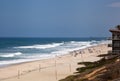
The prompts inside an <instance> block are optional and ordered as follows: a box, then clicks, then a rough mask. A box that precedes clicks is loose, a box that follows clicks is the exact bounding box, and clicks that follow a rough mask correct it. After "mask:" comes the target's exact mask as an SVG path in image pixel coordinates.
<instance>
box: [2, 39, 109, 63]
mask: <svg viewBox="0 0 120 81" xmlns="http://www.w3.org/2000/svg"><path fill="white" fill-rule="evenodd" d="M106 43H108V41H94V40H93V41H70V42H64V43H52V44H44V45H32V46H19V47H15V48H18V49H19V48H20V50H30V49H42V50H44V51H46V49H49V50H47V53H43V52H41V51H40V52H39V53H34V54H28V55H26V54H24V53H23V54H22V53H21V52H16V53H7V54H0V57H15V56H19V55H20V56H21V57H23V59H16V60H10V61H7V60H6V61H0V65H7V64H15V63H21V62H27V61H33V60H39V59H47V58H53V57H55V56H56V55H64V54H68V53H69V52H71V51H74V50H79V49H84V48H87V47H90V46H95V45H98V44H106ZM21 54H22V55H21Z"/></svg>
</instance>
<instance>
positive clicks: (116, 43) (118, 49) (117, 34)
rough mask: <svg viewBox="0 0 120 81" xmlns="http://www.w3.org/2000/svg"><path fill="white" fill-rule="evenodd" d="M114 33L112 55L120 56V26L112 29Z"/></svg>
mask: <svg viewBox="0 0 120 81" xmlns="http://www.w3.org/2000/svg"><path fill="white" fill-rule="evenodd" d="M110 32H111V33H112V54H120V25H117V26H116V27H115V28H114V29H110Z"/></svg>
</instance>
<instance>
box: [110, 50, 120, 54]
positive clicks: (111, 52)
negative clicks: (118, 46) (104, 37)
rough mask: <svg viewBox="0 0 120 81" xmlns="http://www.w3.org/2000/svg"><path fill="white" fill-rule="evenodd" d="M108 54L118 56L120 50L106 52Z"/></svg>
mask: <svg viewBox="0 0 120 81" xmlns="http://www.w3.org/2000/svg"><path fill="white" fill-rule="evenodd" d="M108 54H120V50H113V51H112V50H111V51H108Z"/></svg>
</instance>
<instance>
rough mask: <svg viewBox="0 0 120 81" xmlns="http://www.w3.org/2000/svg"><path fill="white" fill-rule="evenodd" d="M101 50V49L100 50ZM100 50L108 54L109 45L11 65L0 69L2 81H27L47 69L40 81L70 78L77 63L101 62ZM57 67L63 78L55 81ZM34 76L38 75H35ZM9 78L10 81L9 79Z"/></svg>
mask: <svg viewBox="0 0 120 81" xmlns="http://www.w3.org/2000/svg"><path fill="white" fill-rule="evenodd" d="M103 47H104V49H103ZM99 48H101V49H99ZM89 49H91V50H92V49H94V50H93V51H94V52H93V53H89V52H90V51H89V52H88V50H89ZM98 50H99V52H100V50H101V52H100V53H104V52H107V50H109V49H108V47H107V44H99V45H97V46H91V47H88V48H85V49H80V50H76V51H73V54H71V53H69V54H65V55H60V56H56V57H55V58H49V59H42V60H35V61H30V62H25V63H18V64H14V65H10V66H7V67H3V68H0V75H1V74H3V75H2V76H0V81H25V80H26V79H29V77H28V75H29V76H31V75H33V74H34V73H35V72H36V71H37V72H38V73H41V72H39V71H40V70H45V69H46V70H45V72H43V73H41V74H43V75H41V76H42V77H39V78H40V79H42V80H43V81H48V80H49V78H51V77H50V76H48V74H52V77H53V78H52V81H58V79H62V78H65V77H66V76H68V75H70V74H73V72H75V71H76V70H75V69H76V68H77V67H79V65H77V62H80V61H83V60H84V61H96V60H99V59H100V57H96V56H97V55H99V53H98V54H96V53H97V51H98ZM80 51H84V53H83V54H84V55H83V54H79V52H80ZM102 51H103V52H102ZM77 52H78V54H77V55H76V53H77ZM88 56H90V57H91V58H87V57H88ZM80 58H81V59H80ZM85 58H87V59H85ZM56 66H57V68H59V69H60V71H61V73H62V75H61V77H60V78H57V79H55V75H54V73H53V71H54V70H55V67H56ZM65 66H66V67H65ZM82 66H83V65H81V67H82ZM63 68H64V69H65V71H63V72H62V69H63ZM11 69H15V70H14V71H12V70H11ZM47 69H48V71H47ZM50 69H51V70H50ZM68 69H69V72H67V73H66V74H65V73H64V72H66V70H68ZM70 69H71V70H70ZM5 71H6V72H5ZM46 71H47V72H46ZM49 71H52V73H51V72H49ZM19 72H20V73H19ZM45 73H47V74H45ZM10 75H11V76H12V75H13V76H14V78H12V77H11V76H10ZM18 75H19V76H18ZM34 75H36V74H34ZM8 77H9V79H7V78H8ZM10 77H11V78H10ZM18 77H19V78H20V77H21V78H20V79H21V80H20V79H18ZM45 77H47V78H45ZM22 78H23V79H22ZM33 78H34V77H33ZM39 78H37V80H39ZM3 79H4V80H3ZM44 79H47V80H44ZM35 80H36V79H35ZM29 81H32V80H29Z"/></svg>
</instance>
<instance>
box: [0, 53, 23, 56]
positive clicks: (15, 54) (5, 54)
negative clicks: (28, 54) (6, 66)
mask: <svg viewBox="0 0 120 81" xmlns="http://www.w3.org/2000/svg"><path fill="white" fill-rule="evenodd" d="M21 54H22V53H21V52H16V53H4V54H0V57H14V56H18V55H21Z"/></svg>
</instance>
